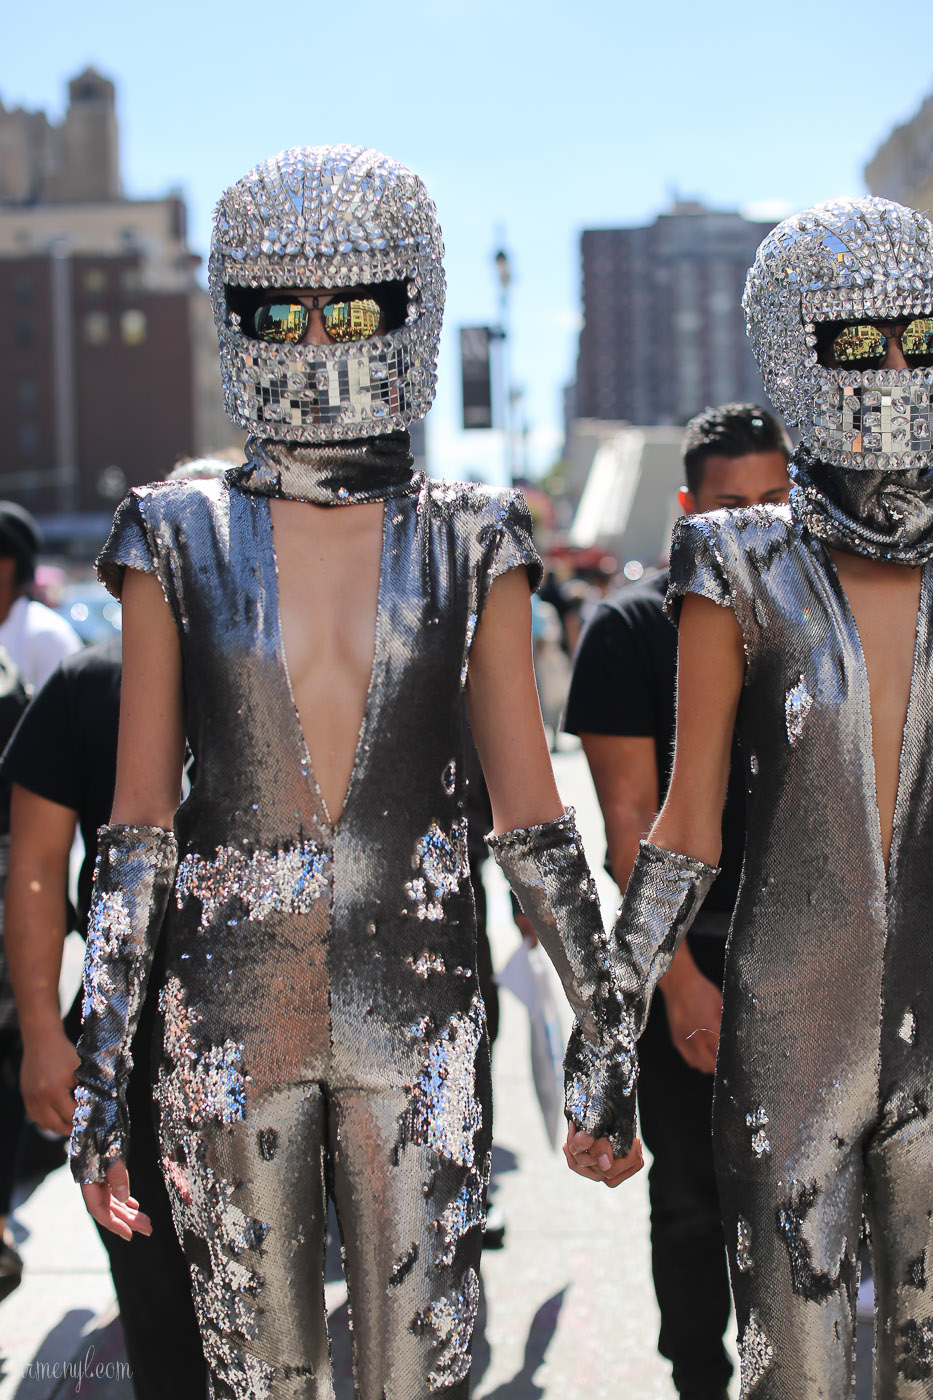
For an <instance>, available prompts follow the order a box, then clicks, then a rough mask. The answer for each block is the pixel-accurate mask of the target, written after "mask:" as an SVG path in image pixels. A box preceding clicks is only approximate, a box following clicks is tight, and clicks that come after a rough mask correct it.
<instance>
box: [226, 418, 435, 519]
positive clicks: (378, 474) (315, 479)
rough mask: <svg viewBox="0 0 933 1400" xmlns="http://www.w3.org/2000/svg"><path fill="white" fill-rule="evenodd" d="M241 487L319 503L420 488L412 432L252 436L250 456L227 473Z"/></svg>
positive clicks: (369, 498) (374, 497)
mask: <svg viewBox="0 0 933 1400" xmlns="http://www.w3.org/2000/svg"><path fill="white" fill-rule="evenodd" d="M227 480H228V481H230V483H231V484H232V485H234V486H238V487H239V488H240V490H241V491H251V492H253V493H254V494H256V495H258V496H281V497H284V498H285V499H286V500H289V501H310V502H311V503H312V504H313V505H317V506H349V505H358V504H361V503H362V502H364V501H388V500H391V499H392V498H393V497H394V496H405V495H408V494H409V493H410V492H411V491H413V490H415V489H416V487H417V484H418V480H419V478H418V476H417V475H416V473H415V471H414V459H413V458H412V455H411V451H410V441H409V436H408V433H386V434H385V435H384V436H382V437H372V438H355V439H353V440H351V441H348V442H340V443H338V442H334V443H324V444H321V445H316V444H308V443H301V442H277V441H274V440H272V439H270V438H258V437H251V438H248V439H247V443H246V461H245V463H244V464H243V466H242V467H234V468H233V469H232V470H231V471H229V472H228V473H227Z"/></svg>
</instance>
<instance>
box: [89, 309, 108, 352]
mask: <svg viewBox="0 0 933 1400" xmlns="http://www.w3.org/2000/svg"><path fill="white" fill-rule="evenodd" d="M84 339H85V340H86V341H87V343H88V345H106V344H107V341H108V340H109V339H110V321H109V320H108V318H107V314H106V312H104V311H89V312H88V313H87V315H86V316H85V318H84Z"/></svg>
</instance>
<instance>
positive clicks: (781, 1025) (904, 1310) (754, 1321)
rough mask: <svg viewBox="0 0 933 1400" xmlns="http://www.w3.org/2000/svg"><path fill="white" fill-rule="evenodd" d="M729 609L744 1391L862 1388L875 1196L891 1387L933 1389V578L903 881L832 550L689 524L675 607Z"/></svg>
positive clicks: (726, 1169)
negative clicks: (739, 672)
mask: <svg viewBox="0 0 933 1400" xmlns="http://www.w3.org/2000/svg"><path fill="white" fill-rule="evenodd" d="M685 593H696V594H699V595H701V596H703V597H705V598H709V599H712V600H713V601H714V602H716V603H720V604H723V605H725V606H729V607H731V608H733V609H734V611H735V614H736V617H737V618H738V621H739V623H740V625H741V629H742V634H743V637H744V643H745V653H746V673H745V683H744V688H743V692H742V697H741V701H740V707H739V714H738V728H739V734H740V737H741V741H742V748H743V753H744V759H745V764H746V771H747V780H748V792H749V808H748V838H747V841H748V844H747V847H746V853H745V868H744V873H743V877H742V886H741V891H740V894H739V898H738V902H737V904H736V909H735V917H734V920H733V925H732V932H731V936H730V942H729V951H728V963H727V970H726V984H725V991H724V1005H723V1021H722V1034H721V1039H720V1048H719V1064H718V1069H717V1085H716V1100H715V1109H714V1133H715V1141H716V1154H717V1165H718V1173H719V1184H720V1193H721V1199H722V1206H723V1212H724V1221H725V1228H726V1239H727V1243H728V1244H729V1246H730V1253H731V1269H732V1283H733V1291H734V1296H735V1303H736V1312H737V1318H738V1324H739V1339H740V1350H741V1352H742V1380H743V1388H742V1393H743V1395H748V1396H752V1397H754V1400H815V1397H831V1400H843V1397H848V1396H850V1395H851V1385H852V1373H851V1366H852V1357H853V1351H854V1348H853V1344H852V1342H853V1332H854V1307H855V1290H856V1287H857V1251H858V1244H859V1233H860V1228H861V1220H862V1205H863V1194H864V1200H865V1210H866V1214H867V1217H868V1220H869V1223H870V1227H871V1238H872V1253H873V1261H874V1276H875V1289H876V1294H877V1297H878V1307H879V1317H880V1319H881V1327H880V1333H879V1336H878V1338H877V1354H876V1394H877V1395H879V1396H883V1397H884V1400H895V1397H896V1398H897V1400H908V1397H910V1400H914V1397H919V1396H927V1395H933V1249H931V1245H933V1119H931V1107H933V959H931V956H930V944H931V938H930V922H931V901H933V653H931V640H933V639H931V635H930V625H931V604H933V565H930V564H927V565H926V566H925V567H924V571H923V580H922V591H921V602H920V612H919V621H918V631H917V641H916V649H915V657H914V672H913V680H912V685H911V692H910V705H909V710H908V715H907V724H906V728H905V732H904V740H903V748H902V753H901V765H900V785H899V789H898V794H897V804H896V810H895V816H894V838H893V844H892V847H891V852H890V859H889V864H888V870H887V874H886V872H885V868H884V863H883V857H882V847H881V827H880V821H879V816H878V804H877V798H876V794H875V773H874V760H873V753H872V735H871V713H870V707H869V690H868V677H867V672H866V669H865V660H864V656H863V653H862V648H861V644H860V642H859V637H858V632H857V630H856V625H855V621H854V618H853V616H852V613H851V611H850V608H849V605H848V602H847V600H846V597H845V593H844V592H843V590H842V588H841V586H840V584H839V580H838V578H837V575H836V571H835V569H834V566H833V564H832V561H831V559H830V556H829V554H828V552H827V551H826V549H825V548H824V546H823V545H822V544H821V543H819V542H818V541H816V540H813V539H811V538H809V537H808V536H807V535H805V534H802V533H801V531H800V529H799V527H798V526H797V524H796V523H794V521H793V520H792V517H791V513H790V510H789V508H787V507H759V508H754V509H750V510H741V511H736V512H732V513H730V512H724V511H719V512H716V513H714V514H712V515H709V516H703V517H700V516H698V517H693V518H690V519H688V520H685V521H683V522H681V524H680V525H679V528H678V533H677V535H676V536H675V549H674V553H673V557H672V562H671V591H670V594H669V604H670V606H671V607H672V611H673V613H674V614H675V615H676V613H677V612H678V611H679V599H680V597H681V596H682V595H683V594H685Z"/></svg>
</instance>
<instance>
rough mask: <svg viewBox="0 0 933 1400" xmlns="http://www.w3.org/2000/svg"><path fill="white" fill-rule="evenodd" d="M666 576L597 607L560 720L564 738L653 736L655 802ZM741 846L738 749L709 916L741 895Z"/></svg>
mask: <svg viewBox="0 0 933 1400" xmlns="http://www.w3.org/2000/svg"><path fill="white" fill-rule="evenodd" d="M667 580H668V576H667V573H666V572H665V573H661V574H655V575H653V576H652V577H651V578H648V579H643V580H642V581H641V582H640V583H635V584H630V585H629V586H628V587H625V588H620V589H618V590H617V591H616V592H615V593H612V594H610V595H609V597H608V598H605V599H604V600H603V601H602V602H601V603H600V604H599V607H598V608H597V609H596V611H595V613H594V614H593V616H592V618H591V619H590V621H589V623H588V624H587V627H586V630H585V631H584V633H583V636H582V637H581V638H580V645H579V647H578V648H577V653H576V656H575V658H574V663H573V678H572V680H571V684H570V695H569V698H568V700H567V710H566V714H565V716H564V728H565V729H566V730H567V731H568V733H570V734H616V735H624V736H626V737H633V738H636V737H643V738H652V739H654V747H655V754H656V757H657V764H658V792H659V794H660V798H661V801H662V802H663V800H664V796H665V794H666V792H667V788H668V784H669V783H670V780H671V766H672V763H673V758H674V732H675V724H676V710H675V704H676V684H677V629H676V628H675V627H674V625H673V623H671V622H670V621H668V618H667V617H666V616H665V613H664V598H665V595H666V593H667ZM744 849H745V794H744V790H743V786H742V762H741V756H740V754H739V753H738V748H737V746H736V745H735V744H734V745H733V750H732V770H731V772H730V775H729V791H728V794H727V797H726V805H725V809H724V811H723V821H722V860H721V862H720V867H721V874H720V875H719V878H718V879H717V880H716V882H715V883H714V885H713V887H712V889H711V890H710V892H709V894H708V895H707V897H706V899H705V901H704V904H703V908H704V910H706V911H707V912H711V913H712V912H716V913H730V914H731V912H732V908H733V906H734V904H735V900H736V896H737V894H738V891H739V878H740V876H741V873H742V855H743V852H744Z"/></svg>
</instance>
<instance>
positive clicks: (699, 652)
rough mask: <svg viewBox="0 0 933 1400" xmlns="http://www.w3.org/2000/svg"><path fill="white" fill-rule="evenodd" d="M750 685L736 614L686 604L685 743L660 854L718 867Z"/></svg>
mask: <svg viewBox="0 0 933 1400" xmlns="http://www.w3.org/2000/svg"><path fill="white" fill-rule="evenodd" d="M744 678H745V653H744V650H743V646H742V632H741V629H740V627H739V624H738V622H737V620H736V617H735V614H734V613H733V612H732V610H731V608H724V607H721V606H720V605H718V604H717V603H714V602H711V601H710V600H709V599H708V598H703V597H700V596H698V595H697V594H694V593H688V594H687V596H686V597H685V598H684V600H683V606H682V609H681V614H680V625H679V639H678V646H677V739H676V744H675V747H674V768H673V771H672V773H671V781H670V786H669V788H668V792H667V797H666V798H665V800H664V806H663V807H662V808H661V811H660V813H659V814H658V818H657V821H656V822H655V823H654V825H653V826H652V828H651V833H650V839H651V840H652V841H653V842H654V844H655V845H656V846H661V847H663V848H664V849H666V850H669V851H679V852H681V853H682V854H683V855H686V856H693V857H694V858H695V859H697V860H702V861H705V862H706V863H707V864H708V865H715V864H716V863H717V862H718V860H719V857H720V855H721V853H722V809H723V807H724V805H725V801H726V788H727V786H728V783H729V762H730V758H731V754H732V736H733V731H734V730H735V717H736V712H737V710H738V705H739V697H740V695H741V693H742V683H743V681H744Z"/></svg>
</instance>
